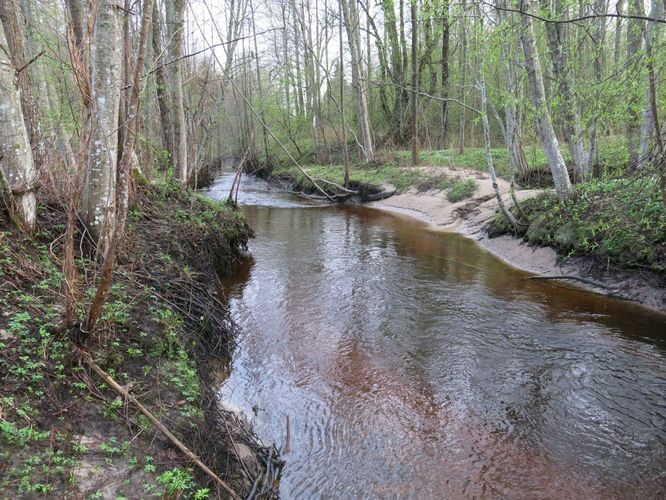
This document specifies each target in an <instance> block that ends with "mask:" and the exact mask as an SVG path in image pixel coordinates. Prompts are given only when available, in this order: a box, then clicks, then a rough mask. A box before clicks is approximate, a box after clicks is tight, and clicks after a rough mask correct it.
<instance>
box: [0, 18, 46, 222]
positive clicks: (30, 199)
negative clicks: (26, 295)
mask: <svg viewBox="0 0 666 500" xmlns="http://www.w3.org/2000/svg"><path fill="white" fill-rule="evenodd" d="M10 53H11V52H10V49H9V44H8V43H7V38H6V37H5V29H4V27H3V26H2V23H0V193H2V197H3V198H7V199H4V200H3V201H4V203H5V204H6V205H7V207H8V209H9V210H10V213H11V214H12V216H14V217H15V218H16V219H17V221H18V222H19V224H20V225H21V226H22V227H23V228H24V229H25V230H26V231H28V232H32V231H33V230H34V229H35V221H36V218H37V199H36V197H35V188H36V179H37V171H36V169H35V163H34V159H33V156H32V149H31V147H30V141H29V138H28V131H27V129H26V125H25V122H24V120H23V112H22V110H21V97H20V92H19V86H18V82H17V75H16V68H14V66H13V65H12V62H11V60H10V57H9V55H10ZM5 191H7V192H5Z"/></svg>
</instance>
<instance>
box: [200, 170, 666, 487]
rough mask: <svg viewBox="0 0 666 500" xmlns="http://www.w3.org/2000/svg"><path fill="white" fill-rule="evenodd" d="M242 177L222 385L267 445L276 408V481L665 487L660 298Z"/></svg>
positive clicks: (665, 375)
mask: <svg viewBox="0 0 666 500" xmlns="http://www.w3.org/2000/svg"><path fill="white" fill-rule="evenodd" d="M248 181H249V182H248V184H247V185H246V186H244V187H243V189H242V193H241V195H240V200H239V201H241V203H245V204H246V207H245V212H246V214H247V217H248V220H249V222H250V224H251V226H252V227H253V229H254V231H255V233H256V239H254V240H253V241H252V242H251V243H250V250H251V252H252V258H251V259H248V260H247V261H246V262H245V263H244V264H243V265H242V266H241V267H240V269H239V272H238V273H237V274H236V275H235V276H234V277H232V278H231V279H230V280H228V281H227V283H226V284H225V294H226V295H227V298H228V301H229V304H230V306H231V308H232V312H233V316H234V318H235V319H236V321H237V322H238V323H239V325H240V326H241V327H242V330H243V333H242V336H241V338H240V339H239V344H240V345H239V348H238V350H237V351H236V354H235V358H234V360H233V367H232V373H231V377H230V378H229V380H228V381H227V382H226V384H225V385H224V386H223V387H222V389H221V390H222V392H223V395H224V397H225V398H226V399H227V400H228V401H230V402H231V403H233V404H234V405H237V406H239V407H241V408H243V409H245V411H247V413H248V415H252V416H253V422H254V424H255V428H256V430H257V432H258V433H259V435H260V436H262V437H263V438H264V439H265V440H267V441H275V442H276V443H277V444H278V446H284V445H285V440H286V421H287V417H289V421H290V435H291V439H290V443H289V451H288V452H287V453H286V454H285V457H284V458H285V459H286V460H287V467H286V468H285V471H284V475H283V480H282V483H281V494H282V495H283V497H285V498H312V497H327V498H330V497H338V498H339V497H344V498H351V497H354V498H357V497H384V498H391V497H401V498H402V497H413V498H441V497H448V498H452V497H453V498H455V497H461V496H464V497H470V496H482V497H497V496H500V497H501V496H508V497H512V498H527V497H530V498H533V497H557V498H567V497H586V498H587V497H599V498H601V497H604V498H607V497H640V498H647V497H652V498H654V497H658V496H664V495H666V487H665V486H664V477H663V471H664V470H665V469H666V451H665V450H666V446H665V445H666V401H665V398H664V395H665V393H666V391H665V389H666V368H665V366H664V358H665V350H664V347H665V346H666V337H665V335H664V333H663V332H664V330H665V329H664V326H665V324H666V323H665V322H664V317H663V316H660V315H657V314H654V313H651V312H649V311H646V310H644V309H642V308H640V307H637V306H635V305H632V304H629V303H624V302H620V301H616V300H612V299H607V298H604V297H600V296H596V295H592V294H589V293H587V292H582V291H578V290H576V289H572V288H569V287H566V286H563V285H560V284H556V283H550V282H537V281H529V280H525V279H524V278H525V277H526V276H527V275H526V274H524V273H522V272H519V271H516V270H514V269H512V268H510V267H507V266H505V265H503V264H502V263H501V262H499V261H498V260H497V259H495V258H494V257H492V256H491V255H490V254H488V253H487V252H485V251H484V250H482V249H480V248H479V247H478V246H476V245H475V244H474V243H473V242H471V241H469V240H466V239H464V238H462V237H460V236H458V235H455V234H446V233H434V232H429V231H427V230H426V229H425V228H424V227H422V226H421V225H420V224H418V223H415V222H414V221H411V220H407V219H403V218H398V217H395V216H392V215H389V214H385V213H382V212H379V211H375V210H371V209H367V208H359V207H321V206H319V207H318V206H312V205H309V204H307V205H304V204H303V203H301V202H300V201H299V200H295V199H293V198H291V197H288V196H286V195H283V194H280V193H276V192H268V191H267V190H266V187H265V185H264V184H263V183H262V182H260V181H257V180H255V179H248ZM225 183H226V184H225ZM229 183H230V180H229V176H226V177H223V178H221V179H220V180H219V181H218V183H217V185H216V186H215V187H214V188H213V189H212V190H211V196H217V197H224V196H225V195H222V194H220V193H226V190H228V187H227V188H226V190H225V186H228V184H229ZM306 207H307V209H304V208H306ZM252 407H258V412H257V413H256V416H254V414H253V412H252Z"/></svg>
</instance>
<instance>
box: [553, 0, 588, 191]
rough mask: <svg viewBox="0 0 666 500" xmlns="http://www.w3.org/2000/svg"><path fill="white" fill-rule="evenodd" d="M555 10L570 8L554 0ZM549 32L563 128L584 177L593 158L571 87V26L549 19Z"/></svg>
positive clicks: (579, 173)
mask: <svg viewBox="0 0 666 500" xmlns="http://www.w3.org/2000/svg"><path fill="white" fill-rule="evenodd" d="M553 12H554V13H556V14H559V15H560V16H562V15H564V17H565V18H566V17H567V9H566V8H565V6H564V5H563V4H562V0H555V3H554V6H553ZM546 34H547V36H548V48H549V51H550V59H551V62H552V68H553V76H554V77H555V80H556V82H557V94H558V95H559V102H560V108H561V109H560V111H559V116H560V117H561V118H560V120H559V122H560V129H561V130H562V134H563V136H564V140H565V142H566V143H567V146H568V147H569V152H570V153H571V158H572V160H573V164H574V165H573V166H574V177H575V179H576V180H577V181H583V180H586V179H587V178H588V177H589V176H590V174H591V169H590V158H589V154H588V152H587V150H586V148H585V142H584V140H583V126H582V124H581V116H580V108H579V106H578V103H577V101H576V96H575V94H574V92H573V89H572V88H571V73H570V71H569V70H570V66H569V65H570V60H569V41H568V38H569V37H568V26H567V24H566V23H559V24H556V23H546Z"/></svg>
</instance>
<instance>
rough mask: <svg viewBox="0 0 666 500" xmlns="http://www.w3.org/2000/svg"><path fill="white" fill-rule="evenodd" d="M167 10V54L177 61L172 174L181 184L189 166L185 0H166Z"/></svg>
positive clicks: (173, 67)
mask: <svg viewBox="0 0 666 500" xmlns="http://www.w3.org/2000/svg"><path fill="white" fill-rule="evenodd" d="M164 4H165V6H166V12H167V26H168V27H169V30H168V36H169V40H170V43H169V55H170V59H171V60H176V61H177V62H175V63H173V64H171V65H170V66H169V68H170V69H171V86H172V92H173V94H172V97H173V111H174V120H173V135H174V150H175V157H174V158H173V163H174V167H175V170H174V174H176V175H177V179H178V181H179V182H180V183H181V184H186V183H187V181H188V179H189V173H190V171H189V167H188V164H187V120H186V119H185V98H184V96H183V62H182V61H181V60H180V59H181V58H182V57H183V29H184V24H185V23H184V15H185V0H166V1H165V2H164Z"/></svg>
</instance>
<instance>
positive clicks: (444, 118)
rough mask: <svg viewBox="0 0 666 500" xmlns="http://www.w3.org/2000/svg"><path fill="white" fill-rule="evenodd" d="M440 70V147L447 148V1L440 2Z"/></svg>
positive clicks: (449, 28)
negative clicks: (441, 98)
mask: <svg viewBox="0 0 666 500" xmlns="http://www.w3.org/2000/svg"><path fill="white" fill-rule="evenodd" d="M441 16H442V69H441V77H440V78H441V79H440V92H441V94H442V97H443V98H444V99H443V100H442V115H441V128H442V142H441V147H442V148H446V147H447V144H446V143H447V139H448V137H447V118H448V116H447V115H448V101H447V99H448V97H449V77H450V75H449V55H450V54H449V52H450V49H449V42H450V38H451V24H450V21H449V0H442V14H441Z"/></svg>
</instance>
